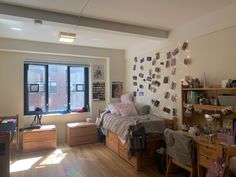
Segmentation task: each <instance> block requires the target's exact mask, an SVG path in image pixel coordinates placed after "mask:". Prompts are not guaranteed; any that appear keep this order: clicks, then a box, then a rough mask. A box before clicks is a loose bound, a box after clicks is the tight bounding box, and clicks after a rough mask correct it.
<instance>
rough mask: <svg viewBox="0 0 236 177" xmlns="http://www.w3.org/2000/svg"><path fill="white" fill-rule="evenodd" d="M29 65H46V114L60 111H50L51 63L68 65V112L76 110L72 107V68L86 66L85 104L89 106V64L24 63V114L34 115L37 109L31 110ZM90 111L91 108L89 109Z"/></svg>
mask: <svg viewBox="0 0 236 177" xmlns="http://www.w3.org/2000/svg"><path fill="white" fill-rule="evenodd" d="M29 65H39V66H44V67H45V111H44V112H43V113H44V114H54V113H60V111H53V112H52V111H51V112H49V104H48V103H49V65H64V66H66V67H67V87H66V88H67V110H66V111H67V112H75V111H76V110H71V109H70V94H71V91H70V68H71V67H83V68H84V106H85V107H88V108H89V66H85V65H79V64H73V65H71V64H70V65H68V64H63V63H62V64H61V63H60V64H58V63H34V62H30V63H28V62H25V63H24V115H34V114H35V111H29V90H28V69H29ZM87 112H89V110H87Z"/></svg>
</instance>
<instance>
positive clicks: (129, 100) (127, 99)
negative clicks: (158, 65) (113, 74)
mask: <svg viewBox="0 0 236 177" xmlns="http://www.w3.org/2000/svg"><path fill="white" fill-rule="evenodd" d="M120 99H121V103H133V102H134V97H133V95H132V94H131V93H127V94H123V95H121V97H120Z"/></svg>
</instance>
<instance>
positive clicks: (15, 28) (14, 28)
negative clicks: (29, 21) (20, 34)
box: [11, 27, 22, 31]
mask: <svg viewBox="0 0 236 177" xmlns="http://www.w3.org/2000/svg"><path fill="white" fill-rule="evenodd" d="M11 29H12V30H14V31H22V29H21V28H17V27H11Z"/></svg>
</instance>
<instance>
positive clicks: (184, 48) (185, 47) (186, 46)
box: [182, 41, 189, 51]
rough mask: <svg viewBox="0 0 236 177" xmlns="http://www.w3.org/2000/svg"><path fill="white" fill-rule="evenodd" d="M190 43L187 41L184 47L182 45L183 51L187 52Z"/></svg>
mask: <svg viewBox="0 0 236 177" xmlns="http://www.w3.org/2000/svg"><path fill="white" fill-rule="evenodd" d="M188 44H189V43H188V42H187V41H185V42H184V43H183V45H182V50H184V51H185V50H186V49H187V48H188Z"/></svg>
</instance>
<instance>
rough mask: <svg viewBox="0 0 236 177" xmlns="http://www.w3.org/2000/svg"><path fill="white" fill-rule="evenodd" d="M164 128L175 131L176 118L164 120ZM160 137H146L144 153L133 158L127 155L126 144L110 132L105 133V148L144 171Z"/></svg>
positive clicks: (150, 161) (149, 162)
mask: <svg viewBox="0 0 236 177" xmlns="http://www.w3.org/2000/svg"><path fill="white" fill-rule="evenodd" d="M165 124H166V127H168V128H171V129H175V128H176V118H174V119H172V120H165ZM159 140H160V136H159V137H157V136H153V135H151V134H150V135H147V137H146V152H137V153H135V154H134V155H133V156H130V155H128V150H127V144H122V142H121V141H120V139H119V137H118V135H116V134H115V133H113V132H111V131H107V136H106V146H107V147H108V148H109V149H111V150H112V151H113V152H115V153H116V154H118V155H119V156H120V157H121V158H122V159H124V160H126V161H127V162H128V163H129V164H131V165H132V166H133V167H135V169H136V170H141V169H144V168H145V166H150V164H151V163H152V157H153V155H154V154H155V151H156V149H157V148H158V146H159Z"/></svg>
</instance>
